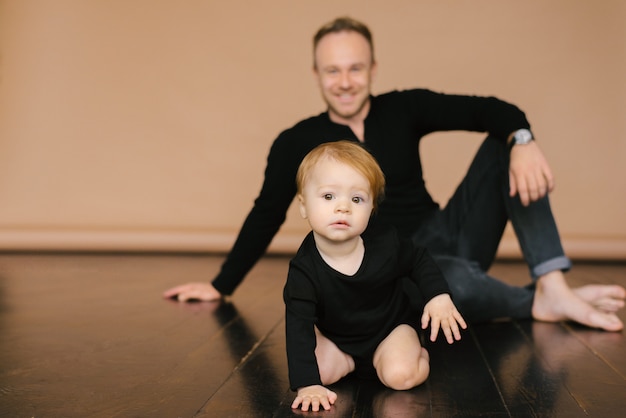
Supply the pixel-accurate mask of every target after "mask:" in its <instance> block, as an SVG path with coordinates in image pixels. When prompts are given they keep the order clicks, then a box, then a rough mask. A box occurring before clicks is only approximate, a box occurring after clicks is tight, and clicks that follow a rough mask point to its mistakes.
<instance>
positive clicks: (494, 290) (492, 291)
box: [413, 137, 571, 322]
mask: <svg viewBox="0 0 626 418" xmlns="http://www.w3.org/2000/svg"><path fill="white" fill-rule="evenodd" d="M508 166H509V153H508V150H507V149H506V146H505V144H504V143H503V142H502V141H499V140H497V139H495V138H491V137H487V138H486V139H485V140H484V142H483V143H482V145H481V147H480V149H479V150H478V152H477V154H476V156H475V158H474V161H473V162H472V164H471V166H470V168H469V171H468V173H467V175H466V176H465V178H464V179H463V181H462V182H461V184H460V185H459V187H458V188H457V190H456V191H455V193H454V195H453V196H452V198H451V199H450V201H449V202H448V204H447V205H446V206H445V208H443V209H441V210H438V211H436V212H435V213H433V214H432V216H431V217H430V218H429V220H428V221H427V222H425V223H424V225H423V226H422V227H421V228H420V229H419V230H418V231H417V232H416V233H415V234H414V237H413V239H414V240H415V242H417V243H418V244H420V245H423V246H426V247H427V248H428V249H429V251H430V252H431V254H432V255H433V257H434V258H435V261H436V262H437V264H438V265H439V267H440V268H441V270H442V272H443V274H444V276H445V277H446V280H447V281H448V283H449V285H450V288H451V290H452V296H453V299H454V302H455V304H456V305H457V308H458V309H459V311H460V312H461V313H462V314H463V315H464V317H465V319H466V320H468V321H472V322H477V321H485V320H490V319H495V318H501V317H511V318H528V317H530V316H531V308H532V302H533V298H534V286H533V283H530V285H529V286H526V287H516V286H510V285H507V284H506V283H504V282H502V281H500V280H497V279H496V278H493V277H491V276H489V275H488V274H487V271H488V270H489V268H490V267H491V265H492V263H493V261H494V259H495V256H496V252H497V249H498V245H499V244H500V241H501V239H502V234H503V232H504V228H505V226H506V224H507V222H508V221H509V220H510V221H511V223H512V225H513V229H514V230H515V233H516V236H517V238H518V241H519V244H520V248H521V250H522V253H523V255H524V258H525V260H526V262H527V263H528V267H529V271H530V276H531V277H532V278H533V279H537V278H538V277H539V276H541V275H543V274H546V273H548V272H550V271H554V270H563V271H566V270H568V269H569V268H570V267H571V261H570V260H569V259H568V258H567V257H566V256H565V255H564V252H563V248H562V245H561V240H560V237H559V233H558V229H557V226H556V223H555V221H554V217H553V215H552V210H551V208H550V202H549V199H548V197H547V195H546V196H545V197H544V198H542V199H540V200H538V201H536V202H533V203H531V204H530V205H529V206H527V207H524V206H523V205H522V204H521V201H520V199H519V197H518V196H515V197H513V198H511V197H509V171H508Z"/></svg>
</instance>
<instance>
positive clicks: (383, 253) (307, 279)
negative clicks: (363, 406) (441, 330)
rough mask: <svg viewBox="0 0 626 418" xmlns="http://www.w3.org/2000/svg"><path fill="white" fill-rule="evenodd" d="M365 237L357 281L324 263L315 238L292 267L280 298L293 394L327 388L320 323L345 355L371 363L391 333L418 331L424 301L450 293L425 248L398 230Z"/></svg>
mask: <svg viewBox="0 0 626 418" xmlns="http://www.w3.org/2000/svg"><path fill="white" fill-rule="evenodd" d="M362 237H363V244H364V246H365V255H364V257H363V261H362V263H361V266H360V268H359V269H358V271H357V272H356V273H355V274H354V275H352V276H347V275H345V274H342V273H340V272H338V271H336V270H334V269H333V268H332V267H330V266H329V265H328V264H327V263H325V262H324V260H323V259H322V256H321V255H320V254H319V252H318V250H317V248H316V246H315V239H314V238H313V234H312V233H309V235H307V237H306V238H305V240H304V242H303V243H302V245H301V247H300V249H299V250H298V253H297V254H296V256H295V257H294V258H293V259H292V260H291V262H290V264H289V274H288V276H287V283H286V284H285V288H284V292H283V298H284V301H285V310H286V315H285V324H286V334H287V360H288V364H289V382H290V386H291V388H292V389H293V390H297V389H298V388H300V387H304V386H310V385H321V384H322V383H321V380H320V376H319V369H318V366H317V360H316V357H315V345H316V337H315V328H314V327H315V326H317V328H318V329H319V330H320V332H321V333H322V334H324V335H325V336H326V337H327V338H328V339H330V340H331V341H333V342H334V343H335V344H336V345H337V347H338V348H339V349H340V350H341V351H343V352H344V353H347V354H350V355H352V356H353V357H356V358H358V359H360V360H361V361H364V362H367V363H371V358H372V356H373V354H374V351H375V350H376V348H377V347H378V345H379V344H380V343H381V341H382V340H384V339H385V338H386V337H387V336H388V335H389V334H390V333H391V331H393V330H394V328H396V327H397V326H398V325H400V324H408V325H410V326H413V327H414V328H416V330H417V329H419V324H420V317H421V315H422V312H423V310H424V304H425V303H426V302H427V301H429V300H430V299H432V298H433V297H435V296H437V295H439V294H442V293H450V291H449V289H448V285H447V283H446V281H445V279H444V278H443V275H442V274H441V272H440V271H439V268H438V267H437V265H436V264H435V262H434V261H433V259H432V258H431V257H430V256H429V255H428V252H427V251H426V249H424V248H423V247H418V246H416V245H415V244H414V243H413V242H412V241H411V240H410V239H408V238H405V239H403V238H400V237H399V235H398V234H397V232H396V231H395V229H394V228H383V227H380V226H378V227H372V226H370V227H368V229H367V230H366V231H365V233H364V234H363V235H362ZM356 363H357V364H359V361H357V362H356Z"/></svg>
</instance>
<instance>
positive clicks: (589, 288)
mask: <svg viewBox="0 0 626 418" xmlns="http://www.w3.org/2000/svg"><path fill="white" fill-rule="evenodd" d="M572 290H573V291H574V293H576V294H577V295H578V297H579V298H581V299H582V300H584V301H585V302H587V303H589V304H591V306H593V307H595V308H596V309H598V310H601V311H604V312H609V313H610V312H617V311H619V310H620V309H622V308H623V307H624V299H625V298H626V289H624V288H623V287H622V286H618V285H600V284H590V285H585V286H581V287H577V288H575V289H572Z"/></svg>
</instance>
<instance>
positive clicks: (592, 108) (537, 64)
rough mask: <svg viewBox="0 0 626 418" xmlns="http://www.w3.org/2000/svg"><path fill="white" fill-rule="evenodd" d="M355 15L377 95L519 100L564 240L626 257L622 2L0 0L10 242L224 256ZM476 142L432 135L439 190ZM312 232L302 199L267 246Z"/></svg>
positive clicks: (1, 219)
mask: <svg viewBox="0 0 626 418" xmlns="http://www.w3.org/2000/svg"><path fill="white" fill-rule="evenodd" d="M342 14H349V15H351V16H353V17H356V18H359V19H362V20H364V21H366V22H367V23H368V24H369V25H370V26H371V28H372V30H373V31H374V35H375V44H376V49H377V58H378V61H379V74H378V78H377V80H376V82H375V86H374V87H375V92H382V91H386V90H389V89H394V88H398V89H401V88H411V87H429V88H432V89H435V90H439V91H444V92H450V93H471V94H484V95H495V96H498V97H501V98H503V99H506V100H509V101H511V102H513V103H516V104H518V105H519V106H520V107H521V108H522V109H524V111H525V112H526V113H527V115H528V116H529V119H530V121H531V123H532V125H533V129H534V131H535V133H536V134H537V136H538V138H539V140H540V141H541V146H542V148H543V150H544V151H545V153H546V154H547V156H548V158H549V160H550V162H551V163H552V167H553V170H554V172H555V174H556V176H557V189H556V191H555V192H554V194H553V196H552V202H553V208H554V210H555V212H556V214H557V220H558V222H559V226H560V228H561V232H562V235H563V238H564V243H565V247H566V249H567V250H568V251H569V253H570V254H571V255H572V256H574V257H597V258H617V259H626V221H625V220H624V207H626V193H625V190H626V170H625V168H624V161H625V160H626V137H625V134H624V133H625V132H626V81H625V80H626V77H625V74H626V25H624V22H626V3H625V2H624V1H622V0H602V1H598V2H590V1H583V0H578V1H571V0H558V1H549V2H546V1H541V0H529V1H525V2H512V1H501V0H489V1H487V0H474V1H471V2H469V1H467V2H462V1H456V0H442V1H415V0H391V1H390V0H385V1H383V0H368V1H363V0H352V1H335V2H330V1H319V0H317V1H308V0H306V1H293V0H272V1H270V2H256V1H241V0H239V1H229V2H226V1H208V0H207V1H200V0H196V1H173V0H169V1H166V0H159V1H157V0H94V1H83V0H57V1H47V0H0V53H1V62H0V65H1V67H0V71H1V72H0V77H1V78H0V249H9V250H22V249H26V250H28V249H72V250H81V249H85V250H93V249H95V250H107V249H120V250H131V249H139V250H193V251H202V250H211V251H225V250H227V249H228V248H229V247H230V245H231V244H232V242H233V240H234V238H235V236H236V233H237V231H238V228H239V226H240V225H241V222H242V221H243V219H244V217H245V215H246V214H247V212H248V211H249V209H250V208H251V205H252V201H253V199H254V197H255V196H256V193H257V192H258V190H259V187H260V185H261V180H262V173H263V168H264V165H265V156H266V155H267V151H268V149H269V146H270V144H271V142H272V140H273V139H274V137H275V136H276V135H277V134H278V133H279V132H280V131H281V130H282V129H284V128H286V127H288V126H291V125H292V124H293V123H295V122H296V121H298V120H299V119H301V118H303V117H305V116H309V115H313V114H317V113H319V112H320V111H322V110H323V108H324V106H323V103H322V101H321V99H320V97H319V93H318V91H317V88H316V86H315V84H314V81H313V79H312V77H311V72H310V66H311V50H310V49H311V36H312V34H313V32H314V31H315V30H316V29H317V28H318V26H319V25H321V24H322V23H325V22H326V21H328V20H330V19H332V18H334V17H336V16H337V15H342ZM480 138H481V136H478V135H470V134H466V133H465V134H464V133H449V134H438V135H433V136H432V138H431V139H427V140H426V141H425V143H424V146H423V152H425V153H426V154H427V163H426V176H427V181H428V185H429V187H430V189H431V190H432V192H433V194H434V195H435V196H436V197H437V198H438V199H440V200H441V201H442V202H444V203H445V201H446V199H447V196H449V194H450V193H451V191H452V188H453V187H454V185H455V184H456V183H457V182H458V181H459V179H460V176H461V175H462V173H463V171H464V169H465V168H466V167H467V164H468V163H469V158H470V155H471V153H472V152H473V150H474V149H475V148H476V146H477V144H478V143H479V141H480ZM452 154H454V155H452ZM306 230H307V228H306V225H305V224H304V222H302V220H300V219H299V217H298V215H297V213H296V212H295V211H293V210H292V211H291V212H290V214H289V219H288V222H287V223H286V224H285V225H284V227H283V229H282V230H281V232H280V234H279V236H278V237H277V238H276V240H275V241H274V244H273V247H272V248H273V249H274V250H280V251H291V250H293V249H294V248H295V246H296V245H297V244H298V243H299V241H300V239H301V238H302V236H303V234H304V232H305V231H306ZM515 251H516V246H515V243H514V240H513V239H512V235H511V234H510V233H508V235H507V239H506V240H505V242H504V244H503V247H502V254H505V255H506V254H514V253H515Z"/></svg>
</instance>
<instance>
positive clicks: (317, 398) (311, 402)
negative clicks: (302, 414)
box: [291, 385, 337, 411]
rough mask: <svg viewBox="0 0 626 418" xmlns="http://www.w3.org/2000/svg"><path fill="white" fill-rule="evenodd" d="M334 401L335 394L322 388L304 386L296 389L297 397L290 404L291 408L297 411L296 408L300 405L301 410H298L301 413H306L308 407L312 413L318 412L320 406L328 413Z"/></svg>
mask: <svg viewBox="0 0 626 418" xmlns="http://www.w3.org/2000/svg"><path fill="white" fill-rule="evenodd" d="M336 400H337V394H336V393H335V392H333V391H332V390H328V389H326V388H325V387H324V386H320V385H313V386H305V387H303V388H300V389H298V395H297V396H296V399H294V401H293V403H292V404H291V407H292V408H293V409H298V406H300V404H302V408H300V409H301V410H302V411H308V410H309V406H310V407H311V410H312V411H319V410H320V405H322V408H324V409H325V410H326V411H328V410H329V409H330V406H331V405H332V404H334V403H335V401H336Z"/></svg>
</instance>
